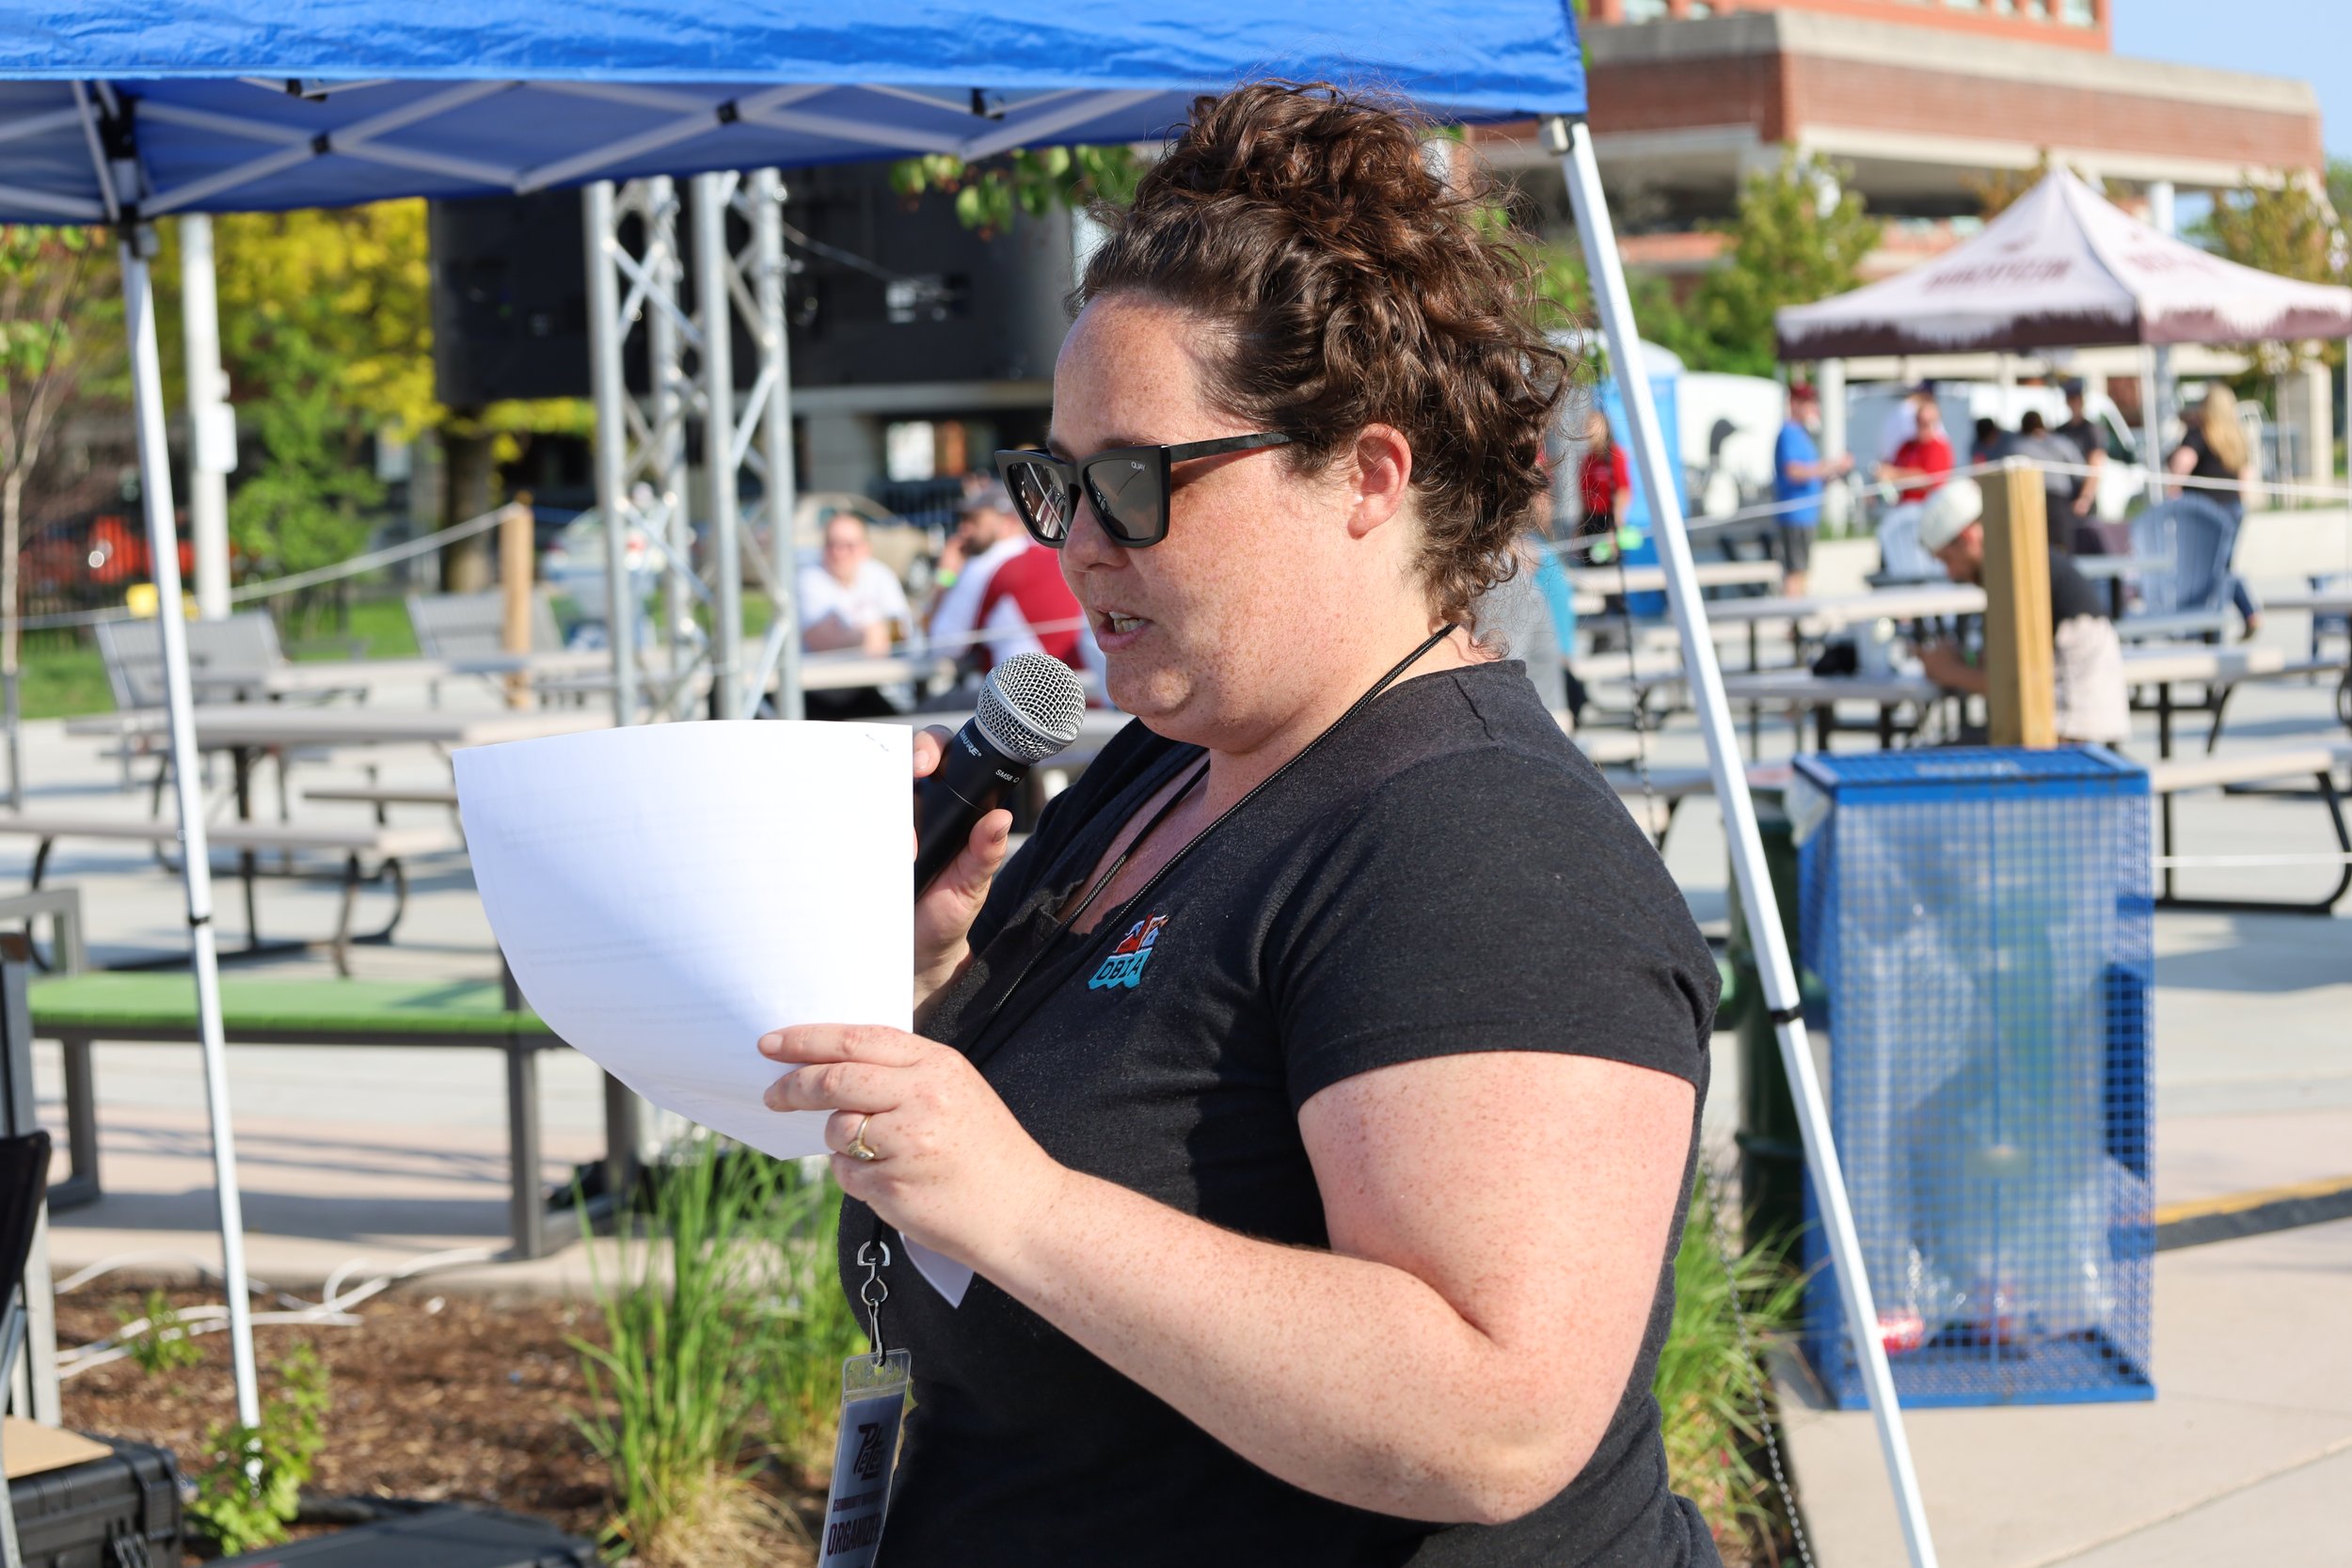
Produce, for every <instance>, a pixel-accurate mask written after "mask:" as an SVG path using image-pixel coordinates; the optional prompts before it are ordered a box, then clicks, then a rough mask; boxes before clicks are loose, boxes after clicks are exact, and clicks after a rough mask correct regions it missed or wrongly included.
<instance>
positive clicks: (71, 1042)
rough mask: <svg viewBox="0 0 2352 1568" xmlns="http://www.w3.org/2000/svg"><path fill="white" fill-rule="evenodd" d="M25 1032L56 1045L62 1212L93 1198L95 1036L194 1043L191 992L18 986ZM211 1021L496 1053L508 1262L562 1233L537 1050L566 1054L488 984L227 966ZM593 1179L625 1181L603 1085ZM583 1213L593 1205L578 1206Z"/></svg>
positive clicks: (262, 1041)
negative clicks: (552, 1190) (553, 1203)
mask: <svg viewBox="0 0 2352 1568" xmlns="http://www.w3.org/2000/svg"><path fill="white" fill-rule="evenodd" d="M27 994H28V997H29V1002H30V1013H31V1020H32V1023H31V1028H32V1037H33V1038H35V1039H53V1040H56V1041H58V1042H59V1043H60V1044H61V1045H62V1046H63V1047H64V1053H65V1106H66V1142H67V1148H68V1149H69V1150H70V1160H71V1175H70V1176H69V1178H68V1179H67V1180H66V1181H64V1182H63V1183H61V1184H59V1185H57V1186H55V1187H52V1188H51V1189H50V1202H51V1204H52V1205H53V1206H54V1207H56V1208H59V1209H64V1208H69V1207H72V1205H74V1204H78V1203H87V1202H90V1201H92V1200H94V1199H96V1198H97V1197H98V1196H100V1195H101V1193H102V1192H103V1187H102V1185H101V1182H100V1177H99V1165H98V1091H97V1075H96V1070H95V1067H94V1063H93V1060H92V1055H91V1050H90V1048H91V1046H92V1045H93V1044H95V1043H96V1042H98V1041H102V1040H103V1041H106V1042H109V1043H123V1042H127V1043H143V1042H152V1043H156V1044H177V1045H193V1044H197V1043H199V1035H198V1032H197V1018H196V989H195V987H194V986H193V985H191V984H190V983H189V979H188V976H186V975H184V974H123V973H121V972H119V971H101V972H99V973H96V974H73V975H64V976H60V977H58V978H56V979H50V980H40V979H36V980H33V981H31V983H30V985H29V986H28V988H27ZM220 1002H221V1021H222V1024H223V1030H224V1033H225V1035H226V1037H227V1039H228V1042H229V1043H230V1044H231V1045H294V1046H316V1047H324V1048H332V1047H341V1046H424V1047H434V1048H455V1049H473V1050H485V1051H498V1052H501V1053H504V1055H505V1058H506V1125H507V1165H508V1196H507V1212H508V1222H509V1226H508V1227H509V1231H510V1233H511V1235H512V1237H513V1240H514V1246H515V1253H516V1256H517V1257H520V1258H537V1257H540V1256H542V1255H543V1254H544V1253H546V1252H547V1251H548V1248H549V1247H550V1246H552V1245H554V1244H555V1243H558V1242H560V1241H563V1240H567V1239H568V1238H569V1236H570V1235H571V1234H572V1233H574V1232H575V1231H576V1230H577V1228H578V1227H579V1225H580V1221H581V1219H582V1216H581V1215H580V1213H579V1212H578V1211H577V1209H574V1208H568V1207H567V1208H565V1209H563V1210H560V1211H556V1212H550V1211H549V1209H548V1196H547V1195H546V1193H545V1192H544V1191H543V1190H542V1188H541V1184H540V1163H541V1156H542V1148H541V1142H540V1120H539V1055H540V1053H542V1052H547V1051H558V1050H567V1049H569V1048H568V1047H567V1046H565V1045H564V1041H563V1040H561V1039H560V1038H558V1037H556V1035H555V1034H554V1032H553V1031H552V1030H550V1029H549V1028H548V1026H547V1024H546V1023H545V1022H543V1021H542V1020H541V1019H540V1018H539V1016H538V1015H537V1014H536V1013H534V1012H532V1010H531V1009H530V1008H529V1007H527V1006H522V1005H521V1003H520V1001H519V999H510V998H509V997H508V995H507V994H506V990H505V988H504V987H503V986H502V985H501V983H500V982H498V981H496V980H316V979H302V978H287V977H280V976H273V975H253V974H230V975H224V976H222V978H221V982H220ZM604 1107H605V1148H604V1162H603V1166H604V1169H603V1180H602V1181H601V1182H600V1183H599V1184H598V1187H599V1190H600V1191H601V1193H602V1194H604V1195H607V1196H608V1197H610V1196H612V1195H620V1194H624V1193H626V1192H627V1190H628V1186H629V1184H630V1183H631V1181H632V1180H634V1178H635V1174H636V1172H635V1162H636V1155H637V1135H638V1132H637V1118H638V1113H637V1097H636V1096H635V1095H633V1094H631V1093H630V1092H629V1091H628V1088H626V1087H625V1086H623V1085H620V1084H619V1083H617V1082H616V1081H614V1080H613V1079H612V1078H610V1077H608V1078H606V1079H605V1081H604ZM594 1212H596V1206H592V1208H591V1214H592V1215H593V1213H594Z"/></svg>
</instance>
